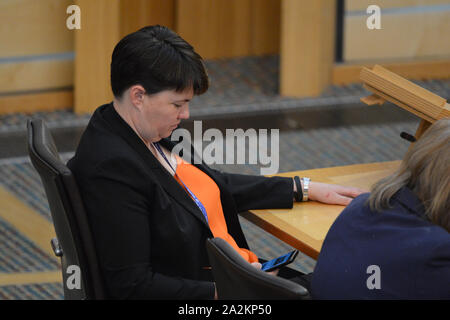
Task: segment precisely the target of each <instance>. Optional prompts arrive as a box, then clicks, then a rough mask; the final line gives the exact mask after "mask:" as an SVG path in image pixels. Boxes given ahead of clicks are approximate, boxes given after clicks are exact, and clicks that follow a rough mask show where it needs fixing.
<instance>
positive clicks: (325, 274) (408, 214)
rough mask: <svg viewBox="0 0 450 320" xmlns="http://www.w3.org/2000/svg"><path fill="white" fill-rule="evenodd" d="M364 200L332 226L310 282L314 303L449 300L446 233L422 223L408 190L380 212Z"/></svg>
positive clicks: (448, 238)
mask: <svg viewBox="0 0 450 320" xmlns="http://www.w3.org/2000/svg"><path fill="white" fill-rule="evenodd" d="M368 197H369V194H368V193H366V194H363V195H360V196H359V197H357V198H356V199H354V200H353V201H352V202H351V203H350V205H349V206H348V207H347V208H345V209H344V210H343V211H342V213H341V214H340V215H339V217H338V218H337V219H336V221H335V222H334V224H333V225H332V226H331V228H330V230H329V232H328V234H327V236H326V238H325V241H324V244H323V246H322V250H321V252H320V255H319V258H318V261H317V265H316V267H315V270H314V275H313V278H312V296H313V298H315V299H450V233H449V232H447V231H446V230H445V229H444V228H442V227H439V226H437V225H435V224H433V223H431V222H430V221H428V220H427V219H426V218H424V207H423V205H422V203H421V202H420V201H419V199H418V198H417V197H416V196H415V195H414V194H413V193H412V192H411V190H410V189H408V188H402V189H401V190H400V191H399V192H397V193H396V194H395V195H394V197H393V198H392V200H391V204H392V205H393V208H391V209H389V210H385V211H383V212H373V211H371V210H370V208H369V207H368V205H366V200H367V199H368ZM371 266H372V267H371ZM373 266H375V267H373ZM377 267H378V268H379V269H377ZM376 269H377V270H376ZM378 287H379V288H378ZM370 288H371V289H370Z"/></svg>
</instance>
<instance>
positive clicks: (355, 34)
mask: <svg viewBox="0 0 450 320" xmlns="http://www.w3.org/2000/svg"><path fill="white" fill-rule="evenodd" d="M384 9H386V8H384V7H381V10H384ZM368 17H369V15H368V14H363V15H357V16H346V17H345V19H344V30H345V34H344V43H343V48H344V50H343V58H344V61H347V62H352V61H377V60H380V59H384V60H385V59H420V58H431V59H433V58H448V57H449V55H450V41H445V40H444V39H443V35H446V34H449V33H450V11H442V12H439V11H436V12H404V13H390V14H383V13H381V29H369V28H367V26H366V20H367V19H368Z"/></svg>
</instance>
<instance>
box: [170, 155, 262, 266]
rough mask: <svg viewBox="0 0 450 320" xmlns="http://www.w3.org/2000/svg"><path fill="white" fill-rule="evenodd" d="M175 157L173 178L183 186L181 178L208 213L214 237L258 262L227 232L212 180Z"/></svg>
mask: <svg viewBox="0 0 450 320" xmlns="http://www.w3.org/2000/svg"><path fill="white" fill-rule="evenodd" d="M176 158H177V170H176V175H175V179H176V180H177V181H178V183H180V184H181V185H182V186H183V184H182V183H181V182H180V180H179V179H181V180H182V181H183V182H184V184H185V185H186V186H187V187H188V188H189V190H191V192H192V193H193V194H195V196H196V197H197V198H198V199H199V200H200V202H201V203H202V204H203V206H204V207H205V209H206V213H207V215H208V222H209V228H210V229H211V232H212V234H213V235H214V237H216V238H222V239H224V240H225V241H226V242H228V243H229V244H230V245H231V246H232V247H233V248H234V249H235V250H236V251H237V252H239V254H240V255H241V256H242V257H243V258H244V259H245V260H247V261H248V262H250V263H251V262H258V257H257V256H256V255H255V254H254V253H253V252H251V251H250V250H247V249H243V248H239V247H238V245H237V243H236V241H234V239H233V237H232V236H231V235H230V234H229V233H228V229H227V224H226V222H225V217H224V215H223V210H222V203H221V202H220V190H219V187H218V186H217V184H216V183H215V182H214V180H212V179H211V178H210V177H209V176H208V175H207V174H205V173H204V172H203V171H201V170H200V169H198V168H196V167H195V166H193V165H192V164H189V163H187V162H186V161H184V160H183V159H181V158H180V157H178V156H177V157H176ZM177 176H178V177H177Z"/></svg>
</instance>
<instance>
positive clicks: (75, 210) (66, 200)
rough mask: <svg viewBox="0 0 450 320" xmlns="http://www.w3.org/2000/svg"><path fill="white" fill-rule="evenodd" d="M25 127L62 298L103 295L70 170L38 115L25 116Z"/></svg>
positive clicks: (72, 298)
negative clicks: (60, 278)
mask: <svg viewBox="0 0 450 320" xmlns="http://www.w3.org/2000/svg"><path fill="white" fill-rule="evenodd" d="M27 129H28V153H29V156H30V159H31V162H32V164H33V166H34V167H35V169H36V170H37V171H38V173H39V175H40V177H41V180H42V183H43V185H44V188H45V193H46V195H47V199H48V203H49V206H50V212H51V216H52V220H53V225H54V227H55V233H56V237H57V238H53V239H51V245H52V248H53V251H54V252H55V255H56V256H58V257H60V258H61V266H62V274H63V286H64V299H67V300H74V299H76V300H79V299H83V300H84V299H89V300H91V299H105V298H106V294H105V289H104V283H103V280H102V277H101V273H100V268H99V264H98V261H97V255H96V252H95V247H94V242H93V240H92V234H91V230H90V227H89V223H88V220H87V216H86V211H85V209H84V205H83V203H82V200H81V197H80V194H79V191H78V187H77V184H76V181H75V179H74V177H73V175H72V172H71V171H70V170H69V168H67V166H66V165H65V164H64V163H63V162H62V161H61V159H60V157H59V155H58V151H57V149H56V146H55V143H54V141H53V138H52V136H51V134H50V131H49V130H48V128H47V127H46V125H45V123H44V122H43V121H42V120H41V119H36V120H28V122H27ZM71 266H75V267H71ZM69 267H70V268H69ZM77 267H78V268H77ZM78 271H79V275H81V279H79V281H78V282H77V279H76V278H75V277H77V276H78ZM78 283H79V284H81V288H79V286H78Z"/></svg>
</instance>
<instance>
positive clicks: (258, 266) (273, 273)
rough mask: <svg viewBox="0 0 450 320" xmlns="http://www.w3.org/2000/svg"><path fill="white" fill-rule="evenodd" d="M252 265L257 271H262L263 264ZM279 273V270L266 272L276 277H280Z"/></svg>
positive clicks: (254, 263)
mask: <svg viewBox="0 0 450 320" xmlns="http://www.w3.org/2000/svg"><path fill="white" fill-rule="evenodd" d="M251 265H252V266H254V267H255V268H256V269H260V270H261V268H262V264H261V263H259V262H252V263H251ZM278 271H279V269H275V270H273V271H269V272H266V273H267V274H271V275H273V276H276V275H278Z"/></svg>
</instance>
